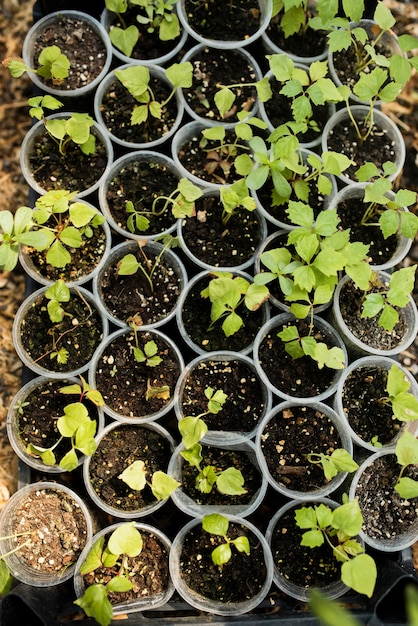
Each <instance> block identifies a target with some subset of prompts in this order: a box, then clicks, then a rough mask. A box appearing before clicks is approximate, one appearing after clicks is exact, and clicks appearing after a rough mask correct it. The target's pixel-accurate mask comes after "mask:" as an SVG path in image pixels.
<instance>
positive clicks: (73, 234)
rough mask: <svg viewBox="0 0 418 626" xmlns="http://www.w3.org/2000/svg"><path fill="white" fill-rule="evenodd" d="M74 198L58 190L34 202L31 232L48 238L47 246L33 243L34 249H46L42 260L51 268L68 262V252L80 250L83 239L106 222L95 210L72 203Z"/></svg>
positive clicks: (81, 203) (79, 202)
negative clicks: (32, 229) (74, 249)
mask: <svg viewBox="0 0 418 626" xmlns="http://www.w3.org/2000/svg"><path fill="white" fill-rule="evenodd" d="M75 195H76V193H75V192H73V193H71V192H69V191H66V190H63V189H58V190H53V191H48V192H47V193H46V194H44V195H43V196H40V197H39V198H38V199H37V200H36V202H35V208H34V210H33V219H34V222H35V226H34V230H35V233H39V234H42V235H43V236H44V237H46V238H47V245H43V246H42V245H41V244H35V245H34V246H33V248H35V249H36V250H38V251H45V250H46V255H45V260H46V262H47V263H48V264H49V265H52V266H53V267H58V268H62V267H65V266H67V265H68V264H69V263H71V250H72V249H73V248H76V249H77V248H80V247H81V245H82V243H83V238H87V239H90V238H91V237H92V236H93V234H94V229H95V228H97V227H98V226H100V225H101V224H103V223H104V222H105V221H106V218H105V217H104V215H102V214H101V213H100V211H99V210H98V209H95V208H94V207H91V206H88V205H87V204H85V203H84V202H82V201H73V198H74V196H75Z"/></svg>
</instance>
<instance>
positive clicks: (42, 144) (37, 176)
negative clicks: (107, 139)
mask: <svg viewBox="0 0 418 626" xmlns="http://www.w3.org/2000/svg"><path fill="white" fill-rule="evenodd" d="M91 132H92V133H93V134H95V132H94V130H92V131H91ZM107 163H108V154H107V149H106V146H105V145H104V144H103V143H102V142H101V141H100V140H99V138H98V137H97V136H96V150H95V152H94V154H84V152H82V151H81V149H80V147H79V146H78V145H76V144H75V143H74V142H72V141H71V142H70V143H69V144H68V145H67V146H66V148H65V156H64V157H63V156H62V154H61V153H60V150H59V146H58V144H57V142H56V141H55V140H54V139H53V138H52V137H51V136H50V135H49V134H48V133H47V132H44V131H43V130H42V129H41V132H39V133H37V136H36V137H35V138H34V141H33V146H32V148H31V151H30V154H29V171H30V173H31V176H32V177H33V179H34V180H35V181H36V182H37V183H38V185H39V186H40V187H41V188H42V189H43V190H45V191H51V190H53V189H66V190H67V191H75V192H81V191H85V190H86V189H89V188H90V187H92V186H93V185H95V184H96V182H97V181H98V180H99V178H101V176H103V173H104V171H105V169H106V167H107Z"/></svg>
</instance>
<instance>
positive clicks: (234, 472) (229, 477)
mask: <svg viewBox="0 0 418 626" xmlns="http://www.w3.org/2000/svg"><path fill="white" fill-rule="evenodd" d="M244 482H245V481H244V476H243V475H242V473H241V472H240V471H239V470H238V469H236V468H235V467H228V468H227V469H225V470H223V472H221V473H220V475H219V476H218V478H217V480H216V486H217V488H218V490H219V491H220V492H221V493H224V494H227V495H231V496H236V495H243V494H245V493H247V490H246V489H244V487H243V485H244Z"/></svg>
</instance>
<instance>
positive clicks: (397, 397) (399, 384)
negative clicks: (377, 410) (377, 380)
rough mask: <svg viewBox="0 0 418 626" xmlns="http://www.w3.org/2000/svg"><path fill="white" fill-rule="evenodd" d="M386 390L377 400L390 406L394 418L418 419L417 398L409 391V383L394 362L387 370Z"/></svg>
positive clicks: (400, 419)
mask: <svg viewBox="0 0 418 626" xmlns="http://www.w3.org/2000/svg"><path fill="white" fill-rule="evenodd" d="M386 391H387V394H388V395H387V396H385V397H383V398H379V400H378V402H380V403H382V404H386V405H390V406H391V407H392V411H393V417H394V419H397V420H399V421H400V422H410V421H413V420H417V419H418V399H417V398H416V397H415V396H414V394H413V393H411V383H410V381H409V380H408V378H407V377H406V376H405V374H404V373H403V372H402V370H401V369H400V368H399V367H398V366H397V365H396V363H394V364H393V365H392V366H391V368H390V370H389V372H388V377H387V382H386Z"/></svg>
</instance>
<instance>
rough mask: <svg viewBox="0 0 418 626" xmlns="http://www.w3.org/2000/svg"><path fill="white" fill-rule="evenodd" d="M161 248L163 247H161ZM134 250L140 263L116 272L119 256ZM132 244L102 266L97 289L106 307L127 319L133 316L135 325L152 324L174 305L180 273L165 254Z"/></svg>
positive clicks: (177, 295)
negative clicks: (132, 269)
mask: <svg viewBox="0 0 418 626" xmlns="http://www.w3.org/2000/svg"><path fill="white" fill-rule="evenodd" d="M161 250H162V248H161ZM126 254H133V255H134V257H135V259H136V260H137V262H138V263H140V264H141V267H140V268H138V269H137V271H136V272H135V273H134V274H129V275H121V274H118V268H119V264H120V261H121V259H122V258H123V257H124V256H125V255H126ZM160 254H161V252H160V249H158V250H157V251H155V252H153V251H152V250H150V251H148V250H147V249H146V247H145V249H144V248H140V247H138V246H136V245H135V244H134V245H133V246H131V247H129V250H128V249H126V250H125V251H122V252H121V254H120V256H119V258H117V259H115V260H114V262H113V263H112V264H111V265H110V266H109V267H108V268H106V269H104V270H103V271H102V272H101V273H100V275H99V280H98V291H99V294H100V297H101V300H102V302H103V304H104V306H105V308H106V310H107V311H108V312H109V313H110V314H111V315H113V317H115V318H116V319H118V320H120V321H121V322H124V323H126V322H127V320H128V319H130V318H135V323H136V324H137V325H148V324H155V323H157V322H160V321H161V320H163V319H165V318H166V317H167V316H168V315H169V314H170V313H171V312H172V311H173V309H174V308H175V306H176V304H177V300H178V297H179V295H180V291H181V289H182V276H181V274H180V272H179V270H178V265H177V267H176V266H175V265H174V264H173V263H172V262H171V258H170V257H169V256H168V255H165V256H164V255H162V257H161V258H159V256H160Z"/></svg>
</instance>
